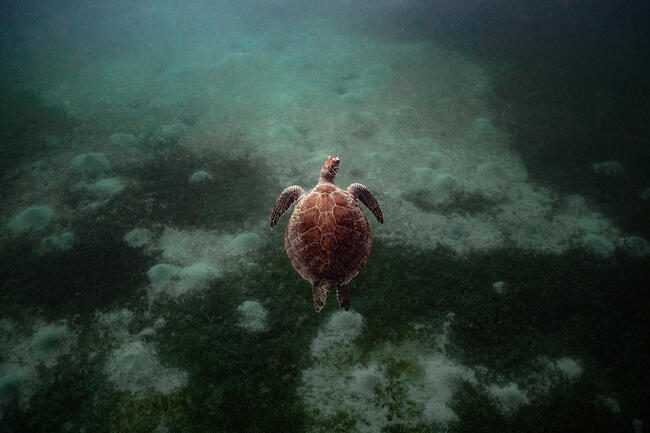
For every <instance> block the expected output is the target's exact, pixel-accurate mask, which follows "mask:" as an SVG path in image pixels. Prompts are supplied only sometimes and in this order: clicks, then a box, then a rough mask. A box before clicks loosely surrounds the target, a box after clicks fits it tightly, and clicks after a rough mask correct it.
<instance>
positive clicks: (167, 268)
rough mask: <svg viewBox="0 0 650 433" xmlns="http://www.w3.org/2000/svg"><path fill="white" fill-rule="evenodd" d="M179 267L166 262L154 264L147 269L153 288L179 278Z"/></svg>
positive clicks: (158, 287) (160, 286)
mask: <svg viewBox="0 0 650 433" xmlns="http://www.w3.org/2000/svg"><path fill="white" fill-rule="evenodd" d="M180 272H181V268H179V267H178V266H174V265H169V264H167V263H161V264H158V265H154V266H152V267H151V269H149V270H148V271H147V277H149V282H150V283H151V286H152V287H153V288H154V289H160V288H162V287H164V286H166V285H167V284H169V283H170V282H171V281H173V280H177V279H178V278H179V274H180Z"/></svg>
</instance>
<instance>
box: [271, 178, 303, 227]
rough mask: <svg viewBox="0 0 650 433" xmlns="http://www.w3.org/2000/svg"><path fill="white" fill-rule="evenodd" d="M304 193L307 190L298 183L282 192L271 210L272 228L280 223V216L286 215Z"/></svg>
mask: <svg viewBox="0 0 650 433" xmlns="http://www.w3.org/2000/svg"><path fill="white" fill-rule="evenodd" d="M304 193H305V190H304V189H302V188H301V187H299V186H298V185H293V186H290V187H289V188H287V189H285V190H284V191H282V194H280V197H278V199H277V200H276V201H275V204H274V205H273V212H271V230H272V229H274V228H275V226H277V225H278V221H280V217H281V216H282V215H284V213H285V212H286V211H287V209H289V207H290V206H291V205H292V204H293V202H294V201H296V200H298V199H299V198H300V196H301V195H303V194H304Z"/></svg>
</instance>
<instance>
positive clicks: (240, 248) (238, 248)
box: [230, 232, 262, 255]
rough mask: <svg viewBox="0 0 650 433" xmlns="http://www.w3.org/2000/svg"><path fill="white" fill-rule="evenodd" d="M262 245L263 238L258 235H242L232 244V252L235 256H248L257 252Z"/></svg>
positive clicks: (236, 237)
mask: <svg viewBox="0 0 650 433" xmlns="http://www.w3.org/2000/svg"><path fill="white" fill-rule="evenodd" d="M261 245H262V238H261V237H260V235H258V234H257V233H251V232H249V233H241V234H239V235H237V236H235V238H234V239H233V240H232V241H231V242H230V250H231V253H232V254H234V255H239V254H248V253H252V252H254V251H256V250H257V249H259V247H260V246H261Z"/></svg>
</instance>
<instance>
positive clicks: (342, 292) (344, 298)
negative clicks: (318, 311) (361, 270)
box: [336, 286, 350, 311]
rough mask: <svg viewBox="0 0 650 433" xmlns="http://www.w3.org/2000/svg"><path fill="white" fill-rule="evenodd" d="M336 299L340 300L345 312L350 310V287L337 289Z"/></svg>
mask: <svg viewBox="0 0 650 433" xmlns="http://www.w3.org/2000/svg"><path fill="white" fill-rule="evenodd" d="M336 299H338V300H339V305H340V306H341V308H343V309H344V310H345V311H348V310H349V309H350V294H349V292H348V286H340V287H339V288H338V289H336Z"/></svg>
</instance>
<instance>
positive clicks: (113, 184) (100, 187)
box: [93, 177, 125, 197]
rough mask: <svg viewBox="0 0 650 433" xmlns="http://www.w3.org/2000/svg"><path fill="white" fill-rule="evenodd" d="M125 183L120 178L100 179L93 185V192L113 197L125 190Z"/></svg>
mask: <svg viewBox="0 0 650 433" xmlns="http://www.w3.org/2000/svg"><path fill="white" fill-rule="evenodd" d="M124 186H125V185H124V182H123V181H122V179H120V178H118V177H109V178H106V179H100V180H98V181H97V182H95V184H94V185H93V190H94V191H95V192H97V193H99V194H101V195H105V196H109V197H112V196H114V195H116V194H119V193H120V192H121V191H122V190H123V189H124Z"/></svg>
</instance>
